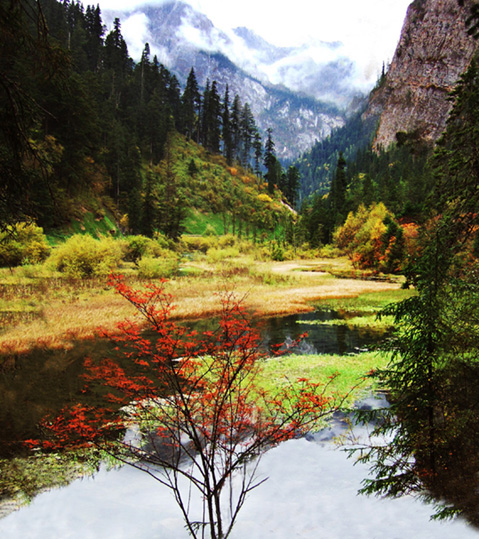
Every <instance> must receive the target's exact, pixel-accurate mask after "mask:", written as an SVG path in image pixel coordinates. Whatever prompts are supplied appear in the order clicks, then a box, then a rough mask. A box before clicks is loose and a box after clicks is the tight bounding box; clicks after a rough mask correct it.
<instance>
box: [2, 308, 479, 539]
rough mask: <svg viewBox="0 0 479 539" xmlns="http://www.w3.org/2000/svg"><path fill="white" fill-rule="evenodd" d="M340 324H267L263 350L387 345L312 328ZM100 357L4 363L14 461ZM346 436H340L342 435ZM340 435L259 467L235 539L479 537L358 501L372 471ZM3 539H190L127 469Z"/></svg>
mask: <svg viewBox="0 0 479 539" xmlns="http://www.w3.org/2000/svg"><path fill="white" fill-rule="evenodd" d="M338 316H339V315H338V314H337V313H331V312H328V313H323V312H319V313H318V312H317V313H308V314H302V315H295V316H284V317H277V318H270V319H267V320H264V321H263V322H262V336H263V341H264V343H265V346H271V345H272V344H277V343H280V342H283V341H286V342H289V341H292V340H294V339H296V338H298V337H299V335H300V334H302V333H304V332H308V337H307V338H306V339H305V341H304V342H303V343H302V344H301V345H300V347H299V351H300V352H301V353H317V352H319V353H340V354H348V353H354V352H357V351H359V350H361V349H364V348H367V347H370V346H371V345H373V344H374V343H376V342H377V341H378V340H380V339H381V338H383V335H382V334H380V333H376V332H371V331H364V330H361V331H359V330H354V329H349V328H348V327H346V326H329V325H326V324H315V325H310V324H308V323H307V322H308V321H310V320H318V319H321V320H326V319H329V318H332V317H333V318H334V317H338ZM198 324H199V326H201V324H202V323H198ZM198 329H200V327H199V328H198ZM92 354H95V355H98V356H100V357H101V356H108V355H110V356H111V354H112V350H111V348H110V346H109V344H108V343H107V342H104V341H101V342H93V341H90V342H83V343H78V344H77V345H75V346H74V348H73V349H72V350H69V351H58V352H54V353H51V351H48V352H46V351H42V350H37V351H36V353H34V354H31V355H30V356H28V357H17V358H11V359H10V361H9V363H8V364H5V363H4V365H3V368H2V369H1V371H0V391H1V393H0V395H1V397H0V398H1V400H2V402H1V406H0V435H1V436H2V437H3V440H2V442H3V443H2V448H3V452H4V454H5V456H8V455H11V454H16V453H17V451H18V446H16V444H15V443H14V444H13V445H12V444H11V442H12V441H15V440H19V439H24V438H25V437H31V436H35V434H36V431H35V425H36V422H37V421H38V420H39V419H40V418H41V417H42V416H43V415H44V414H45V412H46V411H47V410H52V409H59V408H61V407H62V406H64V405H65V404H67V403H69V402H71V401H75V400H76V399H77V398H78V395H79V394H80V390H81V386H82V383H81V381H80V380H79V375H80V374H81V371H82V363H83V359H84V358H85V357H86V356H87V355H92ZM335 428H336V427H335ZM338 428H339V430H341V428H342V427H341V425H339V427H338ZM337 433H338V432H337V431H335V432H331V431H325V432H323V433H320V434H316V435H314V436H309V437H307V438H306V439H301V440H291V441H289V442H286V443H283V444H281V445H280V446H279V447H277V448H275V449H273V450H271V451H270V452H268V453H267V454H266V455H265V456H264V458H263V460H262V461H261V463H260V467H259V474H260V476H261V477H268V478H269V479H268V481H267V482H266V483H265V484H264V485H262V486H261V487H260V488H258V489H257V490H255V491H253V492H252V493H251V495H250V497H249V498H248V501H247V503H246V505H245V507H244V508H243V509H242V511H241V513H240V518H239V520H238V523H237V526H236V528H235V531H234V533H233V535H232V537H233V538H236V539H243V538H244V539H254V538H258V539H259V538H263V537H272V538H273V537H274V538H275V539H290V538H292V537H304V538H306V539H309V538H311V539H313V538H314V539H316V538H331V539H333V538H338V539H339V538H341V539H344V538H351V539H356V538H365V539H366V538H367V539H371V538H374V537H378V538H386V539H388V538H391V539H393V538H398V539H401V538H408V539H409V538H411V537H420V538H429V537H430V538H431V539H432V538H434V539H442V538H444V539H449V538H455V537H460V538H464V539H468V538H469V537H471V538H472V537H479V533H478V532H477V530H476V529H474V528H472V527H470V526H469V525H468V524H467V523H466V522H465V521H462V520H458V521H454V522H446V523H441V522H435V521H431V520H430V519H429V517H430V515H431V514H432V512H433V509H432V507H430V506H426V505H424V504H422V503H420V502H419V501H417V500H415V499H413V498H411V497H405V498H402V499H399V500H381V499H376V498H367V497H364V496H357V495H356V493H357V490H358V489H359V488H360V486H361V481H362V480H363V479H364V478H365V477H367V474H368V470H367V468H366V467H365V466H363V465H357V466H353V461H352V460H350V459H349V460H348V459H347V457H346V454H345V452H344V451H342V450H341V448H338V447H337V446H336V445H335V443H334V442H333V441H332V440H331V437H332V434H337ZM357 434H359V435H364V434H365V433H364V431H359V432H357ZM7 448H8V449H7ZM0 537H2V538H6V539H17V538H19V537H22V538H27V539H28V538H31V539H46V538H48V539H50V538H62V539H63V538H72V539H76V538H78V539H80V538H82V539H83V538H91V539H103V538H107V537H115V538H117V539H122V538H123V539H130V538H131V539H151V538H161V539H170V538H171V539H181V538H183V537H184V538H185V539H186V537H188V536H187V534H186V532H185V530H184V527H183V522H182V518H181V515H180V513H179V510H178V509H177V507H176V504H175V501H174V499H173V497H172V496H171V494H170V492H169V491H168V490H167V489H166V488H165V487H163V486H162V485H160V484H159V483H157V482H156V481H154V480H153V479H151V478H150V477H148V476H147V475H146V474H143V473H141V472H139V471H136V470H133V469H130V468H128V467H125V468H122V469H120V470H116V471H106V470H101V471H100V472H99V473H98V474H96V475H95V476H94V477H92V478H84V479H82V480H78V481H75V482H73V483H72V484H71V485H69V486H68V487H65V488H62V489H54V490H52V491H49V492H46V493H43V494H41V495H39V496H37V497H36V498H35V499H34V500H33V502H32V504H31V505H30V506H28V507H25V508H22V509H21V510H20V511H18V512H15V513H12V514H11V515H9V516H7V517H5V518H3V519H1V520H0Z"/></svg>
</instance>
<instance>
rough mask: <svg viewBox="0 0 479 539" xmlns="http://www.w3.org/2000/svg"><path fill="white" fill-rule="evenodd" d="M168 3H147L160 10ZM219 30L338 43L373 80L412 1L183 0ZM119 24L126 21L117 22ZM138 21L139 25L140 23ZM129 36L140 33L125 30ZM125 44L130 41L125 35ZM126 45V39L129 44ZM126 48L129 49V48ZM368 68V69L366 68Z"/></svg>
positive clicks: (127, 3)
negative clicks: (238, 28) (246, 31)
mask: <svg viewBox="0 0 479 539" xmlns="http://www.w3.org/2000/svg"><path fill="white" fill-rule="evenodd" d="M166 1H168V0H150V1H149V2H147V3H148V4H150V5H154V4H156V5H159V4H162V3H165V2H166ZM186 1H187V3H189V4H191V5H192V6H193V7H194V8H195V9H197V10H198V11H200V12H202V13H204V14H205V15H207V16H208V17H209V18H210V19H211V20H212V22H213V23H214V24H215V26H217V27H218V28H220V29H221V30H228V29H232V28H236V27H238V26H246V27H247V28H249V29H251V30H254V31H255V32H256V33H257V34H258V35H260V36H261V37H263V38H264V39H266V40H267V41H269V42H270V43H272V44H274V45H277V46H300V45H303V44H311V43H314V42H318V41H328V42H329V41H341V42H342V43H343V45H344V48H343V51H344V52H345V54H346V55H347V56H348V57H350V58H352V59H353V60H355V61H356V62H358V63H359V64H361V65H363V66H369V67H367V69H369V70H370V71H372V73H371V74H370V76H371V77H372V78H374V79H376V77H377V75H378V71H379V70H380V68H381V66H382V63H383V62H388V61H390V60H391V59H392V56H393V54H394V50H395V48H396V45H397V42H398V39H399V36H400V32H401V28H402V24H403V21H404V17H405V14H406V10H407V7H408V5H409V4H410V3H411V0H361V1H358V0H334V1H332V0H294V1H293V2H291V1H290V0H288V1H286V0H241V2H239V1H238V0H234V1H233V0H186ZM98 2H99V4H100V8H101V10H102V12H105V11H106V10H109V9H110V10H115V11H117V12H118V11H127V12H130V13H131V12H132V11H134V10H135V9H136V8H138V7H140V6H141V5H144V4H145V3H146V2H145V1H144V0H98ZM120 18H121V20H122V23H123V21H124V20H126V19H127V17H126V16H125V18H123V17H121V16H120ZM138 22H139V23H141V21H140V20H139V19H138ZM128 30H129V32H130V35H131V34H132V33H135V31H136V30H137V33H138V34H139V33H141V28H140V27H138V28H137V29H134V28H132V25H130V27H129V28H128ZM125 38H126V39H127V38H128V36H126V35H125ZM127 42H128V39H127ZM129 48H130V46H129ZM365 69H366V67H365Z"/></svg>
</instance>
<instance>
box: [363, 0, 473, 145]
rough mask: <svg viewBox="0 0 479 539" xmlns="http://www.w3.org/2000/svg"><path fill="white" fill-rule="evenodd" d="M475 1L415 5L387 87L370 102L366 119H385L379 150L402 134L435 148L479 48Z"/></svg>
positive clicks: (425, 0) (424, 0)
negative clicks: (472, 19) (473, 26)
mask: <svg viewBox="0 0 479 539" xmlns="http://www.w3.org/2000/svg"><path fill="white" fill-rule="evenodd" d="M472 3H473V0H415V1H414V2H413V3H412V4H411V5H410V6H409V8H408V12H407V15H406V19H405V22H404V26H403V29H402V32H401V37H400V40H399V43H398V46H397V48H396V52H395V54H394V58H393V61H392V63H391V66H390V68H389V70H388V73H387V74H386V77H385V79H384V80H383V82H382V84H381V85H380V86H379V88H377V89H376V90H375V91H374V92H373V93H372V94H371V97H370V102H369V106H368V109H367V111H366V112H365V118H366V117H371V116H376V117H378V119H379V127H378V132H377V135H376V139H375V146H376V148H379V147H384V148H387V147H388V146H389V145H390V144H391V143H393V142H395V140H396V133H398V132H405V133H408V134H410V135H412V136H413V137H414V138H415V139H416V140H422V141H424V142H429V143H434V142H435V141H436V140H437V139H438V138H439V136H440V135H441V133H442V132H443V131H444V128H445V125H446V120H447V117H448V114H449V112H450V109H451V106H452V104H451V102H450V101H449V100H448V94H449V92H450V91H451V90H452V89H453V88H454V86H455V84H456V83H457V81H458V79H459V77H460V76H461V75H462V74H463V73H464V71H465V70H466V69H467V66H468V65H469V63H470V61H471V59H472V57H473V56H474V54H475V52H476V51H477V49H478V43H477V42H476V41H475V40H474V39H473V38H472V37H470V36H469V35H468V34H467V29H466V20H467V18H468V16H469V12H470V7H471V5H472Z"/></svg>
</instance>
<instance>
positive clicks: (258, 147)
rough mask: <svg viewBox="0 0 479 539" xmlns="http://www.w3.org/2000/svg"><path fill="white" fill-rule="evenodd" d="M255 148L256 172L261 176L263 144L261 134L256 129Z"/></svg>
mask: <svg viewBox="0 0 479 539" xmlns="http://www.w3.org/2000/svg"><path fill="white" fill-rule="evenodd" d="M253 150H254V173H255V174H256V176H258V177H261V162H262V159H263V144H262V143H261V135H260V134H259V131H258V130H256V131H255V133H254V139H253Z"/></svg>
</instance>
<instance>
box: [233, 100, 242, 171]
mask: <svg viewBox="0 0 479 539" xmlns="http://www.w3.org/2000/svg"><path fill="white" fill-rule="evenodd" d="M241 109H242V107H241V100H240V97H239V95H238V94H236V95H235V97H234V100H233V105H232V107H231V140H232V146H233V159H236V160H238V161H239V160H240V144H241Z"/></svg>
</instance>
